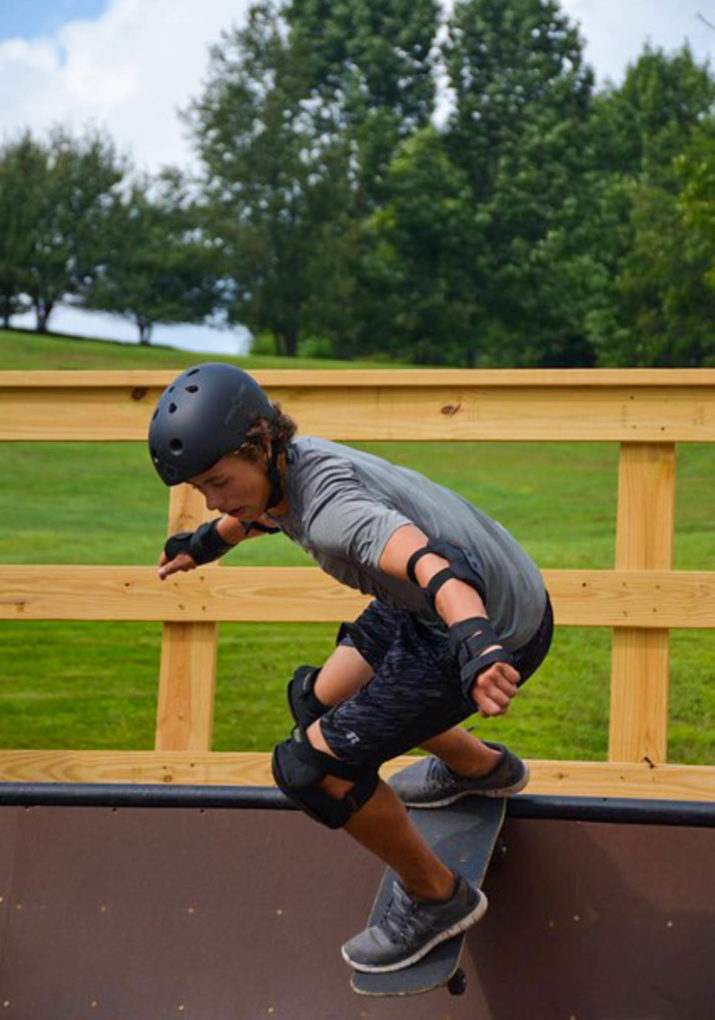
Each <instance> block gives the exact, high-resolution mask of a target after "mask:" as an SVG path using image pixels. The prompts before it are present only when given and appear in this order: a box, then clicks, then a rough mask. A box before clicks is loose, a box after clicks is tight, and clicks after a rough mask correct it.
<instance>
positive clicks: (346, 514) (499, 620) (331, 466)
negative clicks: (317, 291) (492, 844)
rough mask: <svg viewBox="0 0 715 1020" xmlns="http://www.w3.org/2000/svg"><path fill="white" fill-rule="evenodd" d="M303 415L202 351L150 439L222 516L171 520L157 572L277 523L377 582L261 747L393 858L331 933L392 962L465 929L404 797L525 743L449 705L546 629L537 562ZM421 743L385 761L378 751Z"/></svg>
mask: <svg viewBox="0 0 715 1020" xmlns="http://www.w3.org/2000/svg"><path fill="white" fill-rule="evenodd" d="M295 431H296V426H295V424H294V422H292V421H291V419H290V418H288V417H287V416H286V415H284V414H283V413H282V412H281V411H280V408H279V407H278V405H274V404H273V403H271V401H270V400H269V399H268V398H267V396H266V395H265V393H264V392H263V391H262V390H261V388H260V387H259V386H258V384H257V383H256V382H255V381H254V380H253V379H252V378H251V377H250V376H249V375H247V374H246V373H245V372H243V371H241V370H240V369H238V368H235V367H233V366H231V365H226V364H221V363H207V364H204V365H199V366H196V367H195V368H191V369H189V370H187V371H186V372H183V373H182V374H181V375H180V376H179V377H178V378H177V379H176V380H175V382H174V383H173V384H172V385H171V386H169V387H168V388H167V390H166V391H165V392H164V394H163V395H162V397H161V399H160V401H159V403H158V405H157V409H156V411H155V413H154V417H153V418H152V422H151V426H150V429H149V448H150V454H151V457H152V460H153V463H154V466H155V468H156V470H157V471H158V473H159V475H160V477H161V478H162V480H163V481H164V482H165V483H166V484H167V485H175V484H178V483H179V482H189V483H190V484H191V485H193V486H194V487H195V488H197V489H198V490H199V491H200V492H201V493H202V495H203V496H204V498H205V500H206V505H207V507H208V509H209V510H216V511H218V512H220V513H221V514H222V515H223V516H221V517H219V518H216V519H215V520H213V521H211V522H210V523H207V524H203V525H201V527H199V528H198V529H197V530H196V531H195V532H193V533H182V534H178V535H173V536H172V537H171V538H169V539H168V541H167V542H166V545H165V547H164V552H163V553H162V556H161V559H160V564H159V576H160V577H161V578H162V579H163V578H165V577H167V576H168V575H169V574H172V573H175V572H176V571H181V570H191V569H193V568H194V567H195V566H196V565H197V564H201V563H207V562H209V561H210V560H213V559H216V558H218V557H219V556H222V555H223V554H224V553H225V552H227V551H228V550H229V549H231V548H232V547H233V546H234V545H237V544H238V543H239V542H241V541H244V540H245V539H247V538H252V537H255V536H256V535H260V534H264V533H266V532H268V533H270V532H276V531H282V532H283V533H284V534H286V535H287V536H288V537H289V538H290V539H292V540H293V541H294V542H297V543H298V544H299V545H301V546H302V548H304V549H305V550H306V551H307V552H308V553H309V554H310V555H311V556H312V557H313V559H315V560H316V561H317V563H318V564H319V565H320V566H321V567H322V569H323V570H325V571H326V573H328V574H330V575H331V576H333V577H335V578H337V579H338V580H339V581H341V582H342V583H344V584H347V585H349V586H350V587H352V588H358V589H359V590H360V591H362V592H365V593H369V594H371V595H373V596H374V601H373V602H372V603H371V604H370V606H369V607H368V608H367V609H366V610H365V611H364V612H363V613H362V614H361V615H360V617H359V618H358V620H356V621H355V622H354V623H349V624H343V626H342V627H341V628H340V631H339V634H338V640H337V647H336V649H335V651H334V652H333V653H332V655H331V656H330V657H329V658H328V660H327V662H326V663H325V664H324V665H323V666H322V667H321V668H320V669H318V668H315V667H311V666H301V667H299V668H298V669H297V670H296V672H295V674H294V676H293V679H292V680H291V682H290V684H289V687H288V702H289V706H290V710H291V713H292V715H293V717H294V719H295V722H296V724H297V725H296V727H295V729H294V730H293V733H292V735H291V737H290V738H289V739H288V740H285V741H284V742H283V743H281V744H279V745H278V746H277V747H276V748H275V750H274V754H273V775H274V778H275V781H276V783H277V785H278V786H279V787H280V788H281V789H282V790H283V791H284V793H285V794H286V795H287V796H288V797H290V798H291V800H293V801H294V802H295V803H296V804H297V805H298V807H300V808H301V809H302V810H303V811H305V812H306V813H307V814H308V815H309V816H310V817H312V818H313V819H315V820H316V821H319V822H321V823H323V824H324V825H327V826H328V827H330V828H334V829H337V828H344V829H345V830H346V831H347V832H348V833H349V834H350V835H351V836H352V837H353V838H354V839H356V840H357V841H358V842H360V843H361V844H362V845H363V846H365V847H366V848H367V849H368V850H370V851H372V852H373V853H375V854H377V855H378V856H379V857H380V858H381V859H382V860H383V861H384V862H385V863H386V864H388V865H390V866H391V867H392V868H393V869H394V870H395V871H396V872H397V874H398V875H399V879H400V881H399V883H397V884H396V886H395V890H394V895H393V898H392V902H391V904H390V906H389V907H388V909H387V912H386V914H385V916H384V917H383V919H382V920H381V921H380V923H379V924H378V925H377V926H374V927H372V928H369V929H368V930H366V931H365V932H362V933H360V934H359V935H357V936H355V938H353V939H351V940H350V941H349V942H347V943H346V944H345V946H343V950H342V953H343V957H344V959H345V960H346V961H347V962H348V963H349V964H350V965H351V966H352V967H354V968H355V969H357V970H363V971H371V972H382V971H391V970H397V969H399V968H401V967H407V966H409V965H410V964H412V963H414V962H416V961H417V960H419V959H420V958H421V957H422V956H424V955H425V954H426V953H427V952H429V950H430V949H431V948H432V947H433V946H435V945H437V944H438V943H439V942H442V941H444V940H445V939H448V938H450V937H451V936H452V935H455V934H457V933H458V932H461V931H464V930H465V929H466V928H468V927H469V926H470V925H471V924H474V923H475V922H476V921H477V920H479V918H480V917H481V916H482V914H483V913H484V911H485V910H486V906H487V903H486V898H485V896H484V894H483V893H482V892H481V891H480V890H478V889H474V888H472V886H470V885H469V884H468V883H467V882H466V880H465V879H464V878H462V877H461V876H460V875H457V874H453V873H452V872H451V871H449V870H448V869H447V868H446V867H445V866H444V865H443V864H442V862H441V861H440V860H439V859H438V858H437V857H436V856H435V855H434V854H433V852H432V850H431V849H430V847H429V846H428V845H427V844H426V843H425V842H424V841H423V840H422V838H421V836H420V835H419V834H418V833H417V831H416V830H415V828H414V827H413V826H412V824H411V822H410V820H409V817H408V815H407V812H406V811H405V807H404V805H408V806H410V805H418V806H420V807H439V806H441V805H443V804H449V803H451V802H452V801H454V800H456V799H458V798H459V797H462V796H466V795H481V796H500V797H501V796H508V795H511V794H514V793H517V792H518V791H519V790H521V789H523V787H524V786H525V785H526V783H527V782H528V771H527V767H526V765H525V763H524V762H522V761H521V760H520V759H519V758H517V757H516V755H514V754H513V753H512V752H510V751H509V750H507V749H506V748H505V747H503V746H501V745H499V744H495V743H491V742H482V741H480V740H477V739H476V738H475V737H473V736H471V735H470V734H469V733H468V732H467V731H465V730H464V729H462V728H461V727H460V726H459V725H458V724H459V723H460V722H461V721H463V720H464V719H466V718H467V717H468V716H469V715H471V714H473V713H474V712H475V711H477V710H479V711H480V712H481V714H482V715H483V716H496V715H502V714H503V713H504V712H506V711H507V709H508V707H509V704H510V703H511V701H512V699H513V698H514V696H515V695H516V693H517V690H518V687H519V685H520V684H521V683H523V682H524V680H526V679H527V677H528V676H530V675H531V674H532V673H533V672H534V671H535V670H536V669H537V668H538V666H539V665H540V664H541V662H542V661H543V659H544V657H545V655H546V653H547V651H548V648H549V645H550V642H551V637H552V631H553V623H552V615H551V608H550V604H549V599H548V595H547V593H546V591H545V589H544V586H543V583H542V580H541V576H540V574H539V571H538V570H537V568H536V566H535V565H534V564H533V562H532V561H531V560H530V559H529V557H528V556H527V555H526V553H525V552H524V551H523V550H522V549H521V548H520V547H519V546H518V545H517V543H516V542H515V541H514V539H513V538H512V537H511V536H510V535H509V534H508V532H507V531H506V530H505V529H504V528H502V527H501V525H499V524H497V523H496V522H495V521H493V520H491V519H490V518H489V517H487V516H486V515H485V514H483V513H482V512H481V511H480V510H477V509H476V508H475V507H473V506H471V504H469V503H468V502H467V501H466V500H464V499H462V498H461V497H460V496H457V495H456V494H454V493H452V492H450V491H449V490H448V489H445V488H443V487H442V486H440V485H436V484H435V483H433V482H431V481H429V480H428V479H426V478H424V477H423V476H421V475H419V474H417V473H416V472H414V471H411V470H408V469H406V468H400V467H397V466H395V465H392V464H388V463H387V462H386V461H384V460H382V459H381V458H379V457H374V456H372V455H371V454H366V453H362V452H360V451H357V450H353V449H351V448H349V447H346V446H343V445H338V444H335V443H332V442H328V441H327V440H323V439H316V438H304V437H300V438H297V439H296V438H294V436H295ZM416 746H422V747H423V748H425V749H426V750H428V751H429V752H430V753H431V755H432V757H429V758H422V759H419V760H418V761H417V762H416V763H415V764H414V765H411V766H410V767H409V768H408V769H406V770H405V771H403V772H402V773H400V775H399V776H395V777H393V780H392V783H391V785H388V784H386V783H384V782H383V781H382V780H380V778H379V776H378V768H379V766H380V765H381V764H382V763H383V762H384V761H387V760H388V759H390V758H393V757H395V756H397V755H399V754H403V753H405V752H406V751H409V750H410V749H411V748H413V747H416Z"/></svg>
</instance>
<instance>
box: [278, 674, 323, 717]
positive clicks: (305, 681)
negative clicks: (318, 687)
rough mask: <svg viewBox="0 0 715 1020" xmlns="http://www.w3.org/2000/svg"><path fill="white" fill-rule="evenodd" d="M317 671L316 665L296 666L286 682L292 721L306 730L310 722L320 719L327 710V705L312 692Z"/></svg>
mask: <svg viewBox="0 0 715 1020" xmlns="http://www.w3.org/2000/svg"><path fill="white" fill-rule="evenodd" d="M318 673H320V668H319V667H318V666H298V668H297V669H296V671H295V673H294V674H293V677H292V679H291V680H290V682H289V684H288V708H289V709H290V714H291V715H292V716H293V721H294V722H297V723H298V725H299V726H300V727H301V729H303V730H307V729H308V727H309V726H310V724H311V723H314V722H315V720H316V719H320V717H321V715H323V714H324V713H325V712H327V710H328V706H327V705H324V704H323V702H322V701H319V700H318V698H316V696H315V694H314V693H313V688H314V687H315V681H316V680H317V678H318Z"/></svg>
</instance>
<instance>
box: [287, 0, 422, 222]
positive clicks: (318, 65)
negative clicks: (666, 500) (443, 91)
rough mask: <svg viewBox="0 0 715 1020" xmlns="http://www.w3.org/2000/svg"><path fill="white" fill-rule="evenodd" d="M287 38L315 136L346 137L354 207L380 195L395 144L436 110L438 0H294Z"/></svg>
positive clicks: (360, 210) (365, 208) (364, 208)
mask: <svg viewBox="0 0 715 1020" xmlns="http://www.w3.org/2000/svg"><path fill="white" fill-rule="evenodd" d="M285 15H286V20H287V22H288V24H289V26H290V30H291V35H290V38H291V44H292V46H293V47H294V48H295V50H296V52H298V53H299V54H300V55H301V60H302V61H303V62H304V64H305V68H306V76H307V90H308V96H309V109H310V112H311V115H312V117H313V119H314V125H315V127H314V134H315V137H316V138H320V139H324V140H328V142H329V143H331V142H332V141H334V140H337V139H340V140H342V141H343V142H345V141H347V142H348V143H349V151H350V156H351V160H350V173H351V181H352V184H353V198H354V202H355V211H356V214H357V215H358V216H363V215H364V214H366V213H369V211H370V210H371V209H373V208H375V206H376V205H377V204H378V203H379V202H380V201H381V200H382V199H383V198H384V197H385V175H386V172H387V168H388V166H389V164H390V161H391V160H392V158H393V156H394V155H395V153H396V152H397V148H398V146H399V144H400V143H401V142H402V141H404V140H405V139H406V138H409V137H410V136H411V135H412V134H414V133H415V132H416V131H418V130H419V129H421V128H423V127H425V126H426V125H427V124H428V123H429V119H430V117H431V115H432V113H433V110H434V99H435V80H434V56H433V51H434V43H435V38H436V35H437V30H438V27H439V4H438V3H437V2H436V0H292V2H291V3H290V4H288V5H287V7H286V9H285Z"/></svg>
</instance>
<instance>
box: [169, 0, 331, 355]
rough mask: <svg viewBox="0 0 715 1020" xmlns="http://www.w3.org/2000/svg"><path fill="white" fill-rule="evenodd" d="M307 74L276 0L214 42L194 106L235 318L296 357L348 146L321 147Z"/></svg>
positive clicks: (190, 118)
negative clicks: (313, 264) (317, 249)
mask: <svg viewBox="0 0 715 1020" xmlns="http://www.w3.org/2000/svg"><path fill="white" fill-rule="evenodd" d="M305 80H306V79H305V64H304V62H303V61H301V59H300V57H299V55H298V54H297V53H296V51H295V49H294V48H293V47H291V44H290V42H289V41H288V39H287V28H286V26H285V23H284V22H283V21H282V19H281V17H280V12H279V9H278V8H277V7H276V6H275V5H274V4H273V3H272V2H270V0H268V2H265V3H260V4H257V5H255V6H253V7H252V8H251V9H250V11H249V15H248V24H247V25H246V27H245V28H244V29H241V30H240V31H237V30H233V31H231V32H228V33H224V34H223V36H222V40H221V43H220V44H219V45H218V46H216V47H214V48H213V49H212V51H211V67H210V73H209V81H208V84H207V85H206V88H205V90H204V93H203V95H202V96H201V98H200V99H198V100H196V101H195V102H194V103H192V105H191V107H190V109H189V111H188V113H187V114H186V119H187V123H188V125H189V128H190V130H191V132H192V135H193V138H194V141H195V144H196V146H197V149H198V152H199V154H200V156H201V158H202V160H203V162H204V165H205V194H206V200H207V203H209V204H211V205H212V206H213V207H214V209H215V216H214V218H213V223H212V229H213V230H214V231H215V235H216V237H217V238H218V239H219V240H220V242H221V245H222V249H223V252H224V256H225V260H226V265H227V266H229V267H230V271H231V276H232V279H233V287H232V296H231V299H230V300H229V301H228V302H227V312H228V316H229V318H230V319H231V321H234V322H242V323H245V324H246V325H247V326H248V327H249V328H250V329H252V330H253V331H254V332H262V331H265V330H268V331H270V332H271V333H272V334H273V335H274V337H275V338H276V341H277V344H278V347H279V350H280V351H281V352H282V353H284V354H288V355H292V356H295V354H296V353H297V348H298V334H299V331H300V329H301V327H302V325H303V322H304V313H305V299H306V273H307V271H308V268H307V267H308V266H309V263H310V261H311V258H312V256H313V252H314V245H315V235H316V231H317V229H318V228H319V227H320V225H321V224H324V223H325V222H326V221H329V220H330V215H331V209H332V205H333V199H332V195H333V194H334V193H335V191H336V190H338V191H339V188H340V184H339V179H340V177H341V176H342V172H341V169H340V167H341V154H340V153H339V152H335V151H334V150H333V149H330V150H328V151H325V150H324V149H321V147H320V146H319V145H317V144H316V140H315V138H314V136H313V134H312V130H311V121H310V118H309V117H308V116H307V114H306V112H305V109H304V99H303V97H304V96H305V94H306V84H305ZM336 172H337V179H338V184H337V188H334V187H333V181H334V180H335V176H336Z"/></svg>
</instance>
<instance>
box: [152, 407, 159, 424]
mask: <svg viewBox="0 0 715 1020" xmlns="http://www.w3.org/2000/svg"><path fill="white" fill-rule="evenodd" d="M158 413H159V408H158V407H157V409H156V411H154V414H153V415H152V416H151V420H152V421H156V416H157V414H158Z"/></svg>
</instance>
